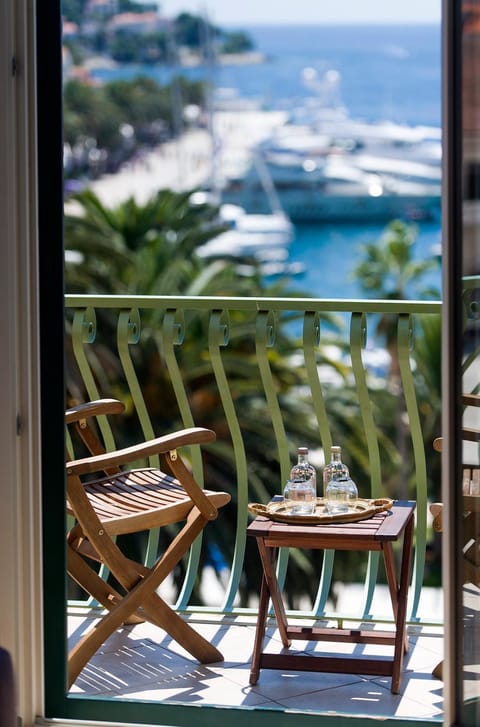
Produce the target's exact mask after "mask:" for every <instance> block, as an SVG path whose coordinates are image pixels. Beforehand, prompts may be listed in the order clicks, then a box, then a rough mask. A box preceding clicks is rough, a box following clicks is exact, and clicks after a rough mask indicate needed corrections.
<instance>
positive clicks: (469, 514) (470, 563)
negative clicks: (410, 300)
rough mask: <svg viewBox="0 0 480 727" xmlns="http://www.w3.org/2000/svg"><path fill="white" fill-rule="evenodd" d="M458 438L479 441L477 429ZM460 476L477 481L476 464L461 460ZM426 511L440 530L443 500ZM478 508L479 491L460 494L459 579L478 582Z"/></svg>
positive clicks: (476, 399) (438, 670)
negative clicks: (461, 514) (461, 547)
mask: <svg viewBox="0 0 480 727" xmlns="http://www.w3.org/2000/svg"><path fill="white" fill-rule="evenodd" d="M462 404H463V406H465V407H469V406H474V407H480V395H479V394H463V396H462ZM462 440H463V441H464V442H479V443H480V430H478V429H472V428H469V427H464V428H463V429H462ZM433 448H434V449H435V451H436V452H441V451H442V448H443V437H438V438H437V439H435V440H434V442H433ZM462 471H463V477H464V478H465V477H466V478H467V479H468V480H473V479H474V478H476V480H477V482H479V481H480V464H464V465H463V467H462ZM430 512H431V513H432V516H433V521H432V529H433V530H434V532H436V533H441V532H442V531H443V502H433V503H432V504H431V505H430ZM479 512H480V495H479V494H476V495H472V494H470V493H466V494H464V496H463V528H462V529H463V540H464V548H463V582H464V583H474V584H475V585H477V586H478V585H480V531H479V527H478V522H479ZM432 673H433V676H435V677H437V678H438V679H442V678H443V661H441V662H440V663H439V664H437V666H436V667H435V668H434V670H433V672H432Z"/></svg>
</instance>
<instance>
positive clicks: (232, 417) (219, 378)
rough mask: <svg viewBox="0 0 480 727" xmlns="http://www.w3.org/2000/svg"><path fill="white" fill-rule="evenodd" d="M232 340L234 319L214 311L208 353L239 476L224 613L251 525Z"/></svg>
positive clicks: (230, 603)
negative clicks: (232, 379) (227, 363)
mask: <svg viewBox="0 0 480 727" xmlns="http://www.w3.org/2000/svg"><path fill="white" fill-rule="evenodd" d="M229 340H230V320H229V316H228V312H227V311H224V310H213V311H212V313H211V316H210V324H209V331H208V350H209V352H210V359H211V363H212V368H213V372H214V375H215V381H216V383H217V388H218V392H219V394H220V398H221V401H222V404H223V410H224V414H225V419H226V421H227V425H228V429H229V432H230V436H231V439H232V446H233V456H234V459H235V468H236V474H237V524H236V533H235V548H234V553H233V561H232V565H231V569H230V578H229V582H228V585H227V590H226V594H225V599H224V603H223V605H222V610H223V611H224V612H229V611H231V610H232V609H233V603H234V600H235V596H236V595H237V593H238V587H239V584H240V578H241V575H242V570H243V559H244V556H245V546H246V540H247V535H246V530H247V522H248V507H247V506H248V468H247V457H246V453H245V445H244V442H243V437H242V432H241V429H240V425H239V422H238V417H237V414H236V411H235V405H234V402H233V399H232V395H231V392H230V387H229V385H228V378H227V375H226V373H225V367H224V364H223V360H222V355H221V349H222V348H224V347H225V346H227V345H228V343H229Z"/></svg>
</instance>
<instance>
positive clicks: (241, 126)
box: [90, 110, 286, 206]
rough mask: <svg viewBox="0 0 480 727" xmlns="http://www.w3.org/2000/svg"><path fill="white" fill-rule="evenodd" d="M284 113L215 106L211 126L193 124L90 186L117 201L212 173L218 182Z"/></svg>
mask: <svg viewBox="0 0 480 727" xmlns="http://www.w3.org/2000/svg"><path fill="white" fill-rule="evenodd" d="M285 119H286V114H285V113H284V112H281V111H257V110H255V111H238V110H235V111H219V112H216V113H215V115H214V119H213V129H212V132H210V131H209V130H207V129H204V128H192V129H189V130H187V131H186V132H185V133H184V134H182V135H181V137H180V138H179V139H175V140H172V141H169V142H167V143H165V144H161V145H160V146H158V147H157V148H155V149H153V150H151V151H148V152H145V153H144V154H143V155H142V156H141V157H139V158H137V159H135V160H132V161H130V162H128V163H126V164H125V165H124V166H123V167H122V169H121V170H120V171H119V172H117V173H116V174H105V175H104V176H102V177H101V178H100V179H97V180H95V181H94V182H92V183H91V184H90V187H91V189H92V190H93V191H94V192H95V193H96V194H97V195H98V196H99V198H100V199H101V201H102V202H103V203H104V204H106V205H108V206H114V205H116V204H118V203H120V202H121V201H123V200H125V199H127V198H128V197H131V196H133V197H134V198H135V199H136V201H137V202H138V203H140V204H143V203H145V202H146V201H147V200H148V199H149V198H150V197H152V196H153V195H154V194H155V193H156V192H157V191H158V190H159V189H173V190H175V191H182V190H186V189H194V188H197V187H200V186H202V185H204V184H207V183H209V182H210V180H212V179H213V181H214V183H215V182H219V181H220V179H221V176H222V175H223V174H225V173H227V174H229V173H232V172H233V173H235V172H241V170H242V169H245V166H246V164H247V163H248V155H249V152H250V150H251V148H252V146H254V145H255V144H257V143H258V142H260V141H261V140H262V139H265V138H266V137H267V136H268V135H269V134H270V133H271V132H272V131H273V129H274V128H276V127H277V126H279V125H281V124H283V123H284V121H285ZM214 149H215V153H214Z"/></svg>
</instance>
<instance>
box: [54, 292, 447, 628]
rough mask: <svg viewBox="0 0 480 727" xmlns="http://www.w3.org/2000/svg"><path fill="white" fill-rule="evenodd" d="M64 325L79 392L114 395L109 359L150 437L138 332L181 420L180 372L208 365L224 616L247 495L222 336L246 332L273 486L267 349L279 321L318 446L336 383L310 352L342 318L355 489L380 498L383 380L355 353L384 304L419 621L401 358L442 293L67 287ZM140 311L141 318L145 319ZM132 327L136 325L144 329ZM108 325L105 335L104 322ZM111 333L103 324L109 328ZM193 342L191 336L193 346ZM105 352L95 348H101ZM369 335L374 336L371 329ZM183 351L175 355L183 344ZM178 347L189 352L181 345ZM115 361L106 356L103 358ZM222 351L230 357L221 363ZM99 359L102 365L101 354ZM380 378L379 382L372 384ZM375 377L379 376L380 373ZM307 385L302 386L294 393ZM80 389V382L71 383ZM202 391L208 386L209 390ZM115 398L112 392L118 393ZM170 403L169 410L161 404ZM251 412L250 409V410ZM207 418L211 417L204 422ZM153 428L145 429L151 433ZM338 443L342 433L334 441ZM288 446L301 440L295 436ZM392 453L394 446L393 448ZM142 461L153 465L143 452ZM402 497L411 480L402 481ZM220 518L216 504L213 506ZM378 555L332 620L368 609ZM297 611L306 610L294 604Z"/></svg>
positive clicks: (184, 377) (271, 363)
mask: <svg viewBox="0 0 480 727" xmlns="http://www.w3.org/2000/svg"><path fill="white" fill-rule="evenodd" d="M66 313H67V327H68V332H69V336H71V344H72V346H71V351H72V357H71V358H72V362H73V363H72V364H71V365H72V366H75V367H76V368H77V371H78V374H79V377H80V378H79V380H80V379H81V381H82V386H83V387H84V391H85V394H86V396H87V397H88V398H90V399H95V398H98V397H100V396H116V395H117V393H118V392H116V391H112V390H111V388H110V378H109V375H108V371H107V370H106V369H108V366H110V367H112V366H113V367H115V366H116V367H117V370H116V377H117V379H118V377H120V378H121V380H122V382H123V383H122V391H128V396H129V400H130V403H131V405H132V406H133V407H134V408H135V410H136V413H137V415H138V420H139V422H140V426H141V430H142V433H143V435H144V436H145V437H152V436H154V426H153V424H152V419H151V416H150V412H149V405H148V404H147V397H146V396H145V390H144V388H142V382H141V381H140V378H139V372H138V371H137V351H138V349H139V348H141V347H142V345H145V341H146V340H147V339H148V342H149V345H152V342H154V344H155V347H156V352H157V354H158V357H157V361H158V365H159V366H161V367H162V369H163V370H164V371H166V372H167V374H168V376H167V377H166V378H167V379H168V382H169V386H170V387H171V393H170V392H169V401H170V402H172V401H174V405H173V404H172V403H170V404H169V406H172V407H173V408H174V409H175V411H176V413H177V416H178V418H179V420H180V421H181V424H182V425H183V426H185V427H189V426H193V425H196V424H199V422H198V421H195V417H194V414H193V411H192V401H191V396H190V391H189V377H190V375H191V370H192V369H195V370H196V371H199V372H201V373H203V374H204V375H205V376H207V375H208V377H209V381H210V386H211V387H212V386H213V388H214V394H215V396H216V397H217V399H218V401H219V402H221V411H222V415H221V427H222V430H223V429H225V427H226V428H227V429H228V438H227V439H228V445H227V444H226V441H227V440H226V439H225V438H224V439H223V440H222V442H223V444H222V446H223V447H224V449H226V448H227V449H228V453H227V454H225V451H224V456H225V457H227V458H229V461H230V465H231V469H232V472H233V473H234V480H233V485H232V487H233V488H234V490H235V498H234V501H235V507H236V512H235V527H234V529H233V531H232V533H231V537H232V541H233V542H232V548H231V550H232V552H233V556H232V561H231V563H229V564H228V568H229V580H228V584H227V586H226V590H225V597H224V602H223V604H221V605H220V606H218V607H213V606H209V607H207V608H206V610H209V611H216V612H220V613H223V614H239V613H241V612H245V610H246V609H241V608H239V606H238V605H236V602H237V601H238V592H239V585H240V582H241V578H242V574H243V573H244V558H245V549H246V527H247V524H248V511H247V504H248V502H249V501H251V499H252V489H251V483H250V473H249V466H248V464H249V451H248V447H247V446H246V443H245V438H244V436H243V432H242V426H241V422H240V421H239V417H238V411H237V402H236V399H235V395H234V392H232V382H231V379H230V378H229V377H230V376H231V370H232V366H231V364H232V361H231V360H229V356H230V351H231V347H232V341H236V340H237V339H238V336H239V335H241V336H242V340H244V341H248V343H249V346H250V348H249V350H250V351H251V356H250V359H249V366H251V375H252V376H255V377H256V379H257V384H258V389H259V390H260V391H261V392H262V396H263V397H264V400H265V404H266V409H267V410H268V412H269V416H270V423H271V429H272V431H273V432H274V435H275V442H276V452H275V455H276V460H277V461H278V464H279V471H278V472H277V473H276V474H275V476H276V477H277V479H278V486H277V491H278V492H280V491H281V487H282V482H284V481H285V480H286V479H287V476H288V473H289V470H290V467H291V464H292V462H291V455H292V449H293V447H292V442H291V433H290V432H288V431H287V430H286V426H285V420H284V416H283V411H282V395H281V393H280V392H279V391H278V382H277V380H276V377H275V357H276V355H277V353H278V352H277V345H278V341H279V340H280V337H281V336H280V334H281V333H282V331H285V330H287V331H288V332H289V335H290V337H293V338H295V337H298V342H299V343H298V348H297V352H296V354H295V363H294V364H293V363H292V366H293V365H294V366H295V368H296V370H297V372H299V371H300V370H301V373H302V377H303V378H302V381H303V382H304V386H303V390H302V401H303V402H305V401H307V402H310V407H311V411H310V417H311V421H312V422H314V427H315V429H316V431H317V432H318V447H319V448H322V449H323V450H325V451H327V452H328V451H329V448H330V446H331V444H332V431H331V426H330V423H331V418H332V412H331V411H329V409H328V396H326V394H327V393H328V392H329V391H331V389H332V387H334V386H335V385H336V384H335V383H331V382H328V381H326V380H324V377H323V374H322V369H321V368H320V367H319V362H320V361H321V360H322V357H323V354H324V347H325V345H326V343H328V342H329V341H330V339H331V334H332V330H331V327H330V324H329V322H328V319H329V316H332V315H336V316H338V317H340V319H341V320H342V321H343V324H344V325H345V327H346V335H345V339H344V341H345V354H344V356H343V358H342V367H343V368H344V377H345V378H344V380H345V381H348V382H349V386H350V387H351V391H352V392H354V397H355V412H354V416H355V417H356V418H357V419H358V421H359V422H361V427H362V430H363V432H364V447H363V451H362V457H363V459H364V461H365V463H366V464H365V467H366V469H367V470H368V474H369V480H370V492H368V493H367V492H363V493H362V496H364V497H381V496H385V495H386V494H389V495H392V494H393V496H394V495H395V493H390V492H389V493H386V492H385V488H384V484H383V479H382V471H383V469H384V464H385V463H384V462H382V453H381V446H380V437H381V432H379V430H378V425H377V421H376V411H375V410H374V407H373V405H372V391H373V389H374V388H375V387H377V388H378V386H387V385H388V383H387V381H386V377H387V375H385V377H384V378H383V379H382V378H381V377H380V378H379V376H378V375H374V374H373V373H372V372H371V370H370V368H369V365H368V361H366V356H365V351H366V347H367V342H369V341H372V340H373V337H374V331H375V328H376V322H377V321H378V319H379V317H380V316H384V315H386V314H388V315H389V316H390V317H391V320H393V321H394V323H393V325H394V326H395V329H396V337H395V338H396V340H395V343H394V346H393V349H392V344H391V343H389V352H390V353H391V354H392V351H393V354H392V355H394V356H395V357H396V360H397V362H398V366H397V368H398V370H397V372H396V383H395V386H396V387H397V389H398V392H397V395H398V397H399V401H400V400H401V401H402V402H403V404H402V406H403V407H404V420H406V421H407V422H408V426H407V427H406V428H407V432H408V442H407V445H406V448H407V449H408V451H409V453H410V456H411V461H412V468H413V477H412V478H411V482H412V483H413V485H410V487H412V486H413V488H414V492H413V499H415V500H416V503H417V511H416V534H415V561H414V569H413V574H412V582H411V597H410V605H409V620H410V621H415V620H419V618H420V617H419V613H418V610H419V602H420V596H421V591H422V585H423V578H424V568H425V555H426V547H427V534H428V529H427V522H428V494H427V465H426V454H425V447H426V443H424V438H423V433H422V422H421V418H420V413H419V407H418V402H417V394H416V380H415V371H414V366H413V365H412V347H413V346H414V344H415V323H416V320H417V318H418V317H419V316H439V315H440V313H441V303H439V302H419V301H415V302H414V301H371V300H315V299H314V300H311V299H295V298H282V299H276V298H261V299H254V298H251V299H244V298H207V297H188V296H187V297H169V296H100V295H93V296H92V295H90V296H85V295H68V296H66ZM144 321H145V323H144ZM142 326H146V329H145V328H143V329H142ZM112 331H115V337H112V335H111V332H112ZM109 332H110V333H109ZM192 341H195V345H192ZM107 344H108V346H109V347H111V348H114V350H108V351H106V346H107ZM375 345H376V346H379V345H381V344H380V343H379V341H378V339H375ZM185 349H188V350H187V352H186V353H185V355H184V350H185ZM187 354H188V355H187ZM112 361H114V362H115V363H112ZM227 361H229V365H227ZM102 362H103V363H102ZM382 381H383V383H382ZM379 382H380V383H379ZM305 387H307V388H308V396H306V395H305ZM80 388H81V387H80ZM210 393H212V392H210ZM119 398H120V397H119ZM172 410H173V409H172ZM252 416H254V413H253V412H252ZM99 426H100V429H101V431H102V434H103V436H104V439H105V443H106V446H107V449H111V448H113V447H114V446H115V442H114V436H113V434H112V429H111V428H110V424H109V422H107V421H106V420H102V421H100V422H99ZM213 428H214V427H213ZM160 433H162V432H158V431H157V432H155V434H160ZM340 443H341V442H340ZM296 444H298V445H301V444H303V443H302V442H298V443H296ZM402 456H403V454H402ZM189 457H190V459H191V463H192V467H193V470H194V474H195V476H196V478H197V479H198V481H199V482H200V483H201V484H203V480H204V473H203V464H202V453H201V452H200V450H199V448H192V451H191V452H190V454H189ZM152 464H153V465H155V464H156V463H155V462H154V461H153V462H152ZM409 496H411V490H410V491H409ZM219 517H220V518H221V517H222V513H220V516H219ZM157 545H158V533H156V532H155V533H151V535H150V540H149V544H148V548H147V555H146V558H147V560H148V559H151V558H153V557H154V555H155V552H156V549H157ZM200 547H201V545H200V542H199V541H198V542H197V543H196V545H195V547H194V548H192V552H191V555H190V560H189V563H188V567H187V569H186V576H185V579H184V582H183V586H182V588H181V593H180V596H179V599H178V602H177V608H178V609H180V610H188V609H189V608H195V610H199V609H198V608H197V607H194V606H191V605H190V599H191V594H192V591H193V589H194V585H195V580H196V578H197V573H198V566H199V558H200ZM377 556H378V553H372V554H370V559H369V562H368V565H367V568H366V577H365V583H364V599H363V603H362V604H359V606H358V608H359V610H358V611H357V612H356V613H349V614H335V616H336V617H337V618H344V617H355V616H356V617H358V618H364V617H367V615H368V617H369V618H373V619H374V618H375V614H374V613H373V614H372V613H371V607H372V600H373V594H374V589H375V585H376V583H377V580H378V578H379V561H378V557H377ZM288 557H289V554H288V552H283V553H282V554H281V557H280V561H279V566H278V567H279V575H280V579H282V580H283V579H284V578H285V577H286V573H287V567H288V566H287V563H288ZM334 562H335V553H334V552H333V551H332V552H327V553H325V554H324V557H323V562H322V569H321V573H319V574H318V588H317V591H316V597H315V599H314V601H313V606H312V610H311V611H309V612H308V614H307V615H309V616H318V617H324V616H326V615H328V614H327V612H326V609H327V599H328V596H329V592H330V588H331V583H332V572H333V567H334ZM302 615H305V612H302Z"/></svg>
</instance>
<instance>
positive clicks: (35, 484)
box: [0, 0, 43, 725]
mask: <svg viewBox="0 0 480 727" xmlns="http://www.w3.org/2000/svg"><path fill="white" fill-rule="evenodd" d="M34 11H35V2H34V1H33V0H30V1H29V0H0V89H1V91H0V94H1V97H0V221H1V223H0V311H1V314H0V583H1V587H0V645H2V646H4V647H5V648H7V649H8V650H9V651H10V652H11V654H12V657H13V660H14V666H15V672H16V682H17V692H18V694H17V703H18V714H19V716H20V717H21V718H22V720H23V723H24V724H25V725H29V724H32V723H33V719H34V716H35V714H41V713H42V693H43V688H42V653H41V646H42V642H41V635H42V596H41V529H40V454H39V441H40V440H39V434H40V426H39V385H38V378H39V377H38V374H39V361H38V342H37V337H38V336H37V332H38V320H37V312H38V305H37V299H36V296H37V281H36V271H37V234H36V188H35V179H36V173H35V172H36V169H35V96H34V78H35V76H34V72H35V58H34V41H33V38H34V33H33V31H34ZM13 57H15V58H16V65H17V72H16V74H15V75H14V74H13V73H12V58H13ZM18 427H19V431H17V430H18Z"/></svg>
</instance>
